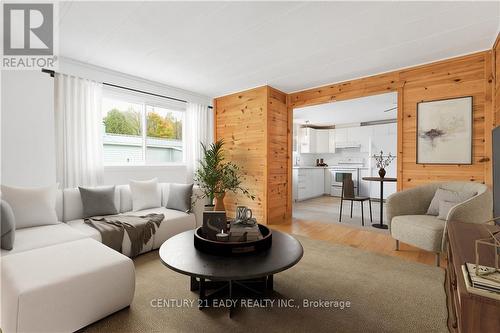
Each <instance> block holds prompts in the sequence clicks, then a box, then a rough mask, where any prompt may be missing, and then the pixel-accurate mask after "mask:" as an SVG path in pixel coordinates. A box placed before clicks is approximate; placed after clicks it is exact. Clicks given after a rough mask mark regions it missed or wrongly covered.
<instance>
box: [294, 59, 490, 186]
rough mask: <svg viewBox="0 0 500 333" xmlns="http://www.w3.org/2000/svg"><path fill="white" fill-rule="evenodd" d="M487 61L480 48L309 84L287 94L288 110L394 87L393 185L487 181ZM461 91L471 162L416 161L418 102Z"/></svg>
mask: <svg viewBox="0 0 500 333" xmlns="http://www.w3.org/2000/svg"><path fill="white" fill-rule="evenodd" d="M492 67H493V66H492V53H491V51H485V52H479V53H475V54H471V55H468V56H463V57H458V58H453V59H448V60H444V61H440V62H436V63H432V64H427V65H422V66H416V67H412V68H408V69H404V70H400V71H395V72H391V73H386V74H383V75H376V76H372V77H367V78H363V79H358V80H353V81H348V82H343V83H339V84H333V85H328V86H324V87H320V88H315V89H309V90H305V91H300V92H296V93H292V94H290V95H289V112H291V110H292V109H293V108H295V107H301V106H308V105H315V104H321V103H326V102H331V101H339V100H346V99H351V98H357V97H363V96H368V95H376V94H381V93H385V92H389V91H397V92H398V152H397V153H398V178H399V181H398V189H400V190H401V189H407V188H411V187H415V186H418V185H420V184H425V183H429V182H435V181H442V180H468V181H478V182H483V183H486V184H491V182H492V177H491V129H492V126H493V112H492V107H493V98H492V92H493V89H492V88H493V87H492V83H493V81H492V77H493V76H492ZM461 96H473V117H474V122H473V164H472V165H425V164H416V125H417V124H416V107H417V103H418V102H421V101H432V100H438V99H445V98H453V97H461ZM289 190H291V189H289Z"/></svg>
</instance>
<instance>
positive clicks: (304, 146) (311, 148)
mask: <svg viewBox="0 0 500 333" xmlns="http://www.w3.org/2000/svg"><path fill="white" fill-rule="evenodd" d="M298 133H299V137H298V141H299V142H300V144H299V152H300V153H301V154H308V153H316V154H326V153H334V152H335V144H334V143H333V144H332V140H334V138H333V137H331V136H330V130H327V129H314V128H309V127H307V128H299V129H298Z"/></svg>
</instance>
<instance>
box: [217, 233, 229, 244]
mask: <svg viewBox="0 0 500 333" xmlns="http://www.w3.org/2000/svg"><path fill="white" fill-rule="evenodd" d="M215 236H216V237H217V240H218V241H219V242H227V241H228V240H229V234H226V233H225V232H224V230H221V231H220V233H218V234H217V235H215Z"/></svg>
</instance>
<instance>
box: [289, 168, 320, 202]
mask: <svg viewBox="0 0 500 333" xmlns="http://www.w3.org/2000/svg"><path fill="white" fill-rule="evenodd" d="M292 187H293V189H294V190H295V191H294V200H296V201H301V200H306V199H310V198H315V197H319V196H322V195H323V193H324V191H325V174H324V169H323V168H298V169H293V186H292Z"/></svg>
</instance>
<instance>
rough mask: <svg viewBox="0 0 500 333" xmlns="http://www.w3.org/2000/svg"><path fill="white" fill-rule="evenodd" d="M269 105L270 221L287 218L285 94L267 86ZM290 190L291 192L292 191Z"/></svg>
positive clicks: (268, 218)
mask: <svg viewBox="0 0 500 333" xmlns="http://www.w3.org/2000/svg"><path fill="white" fill-rule="evenodd" d="M267 93H268V102H267V103H268V105H267V133H268V136H267V160H268V161H267V179H268V182H267V221H268V223H269V224H282V223H286V222H287V212H288V204H289V202H288V195H289V193H288V186H287V184H288V176H289V174H290V173H291V167H290V168H288V160H289V156H288V155H289V154H288V140H289V139H288V122H289V119H288V110H287V104H286V94H285V93H282V92H281V91H278V90H276V89H273V88H271V87H268V90H267ZM290 194H291V193H290Z"/></svg>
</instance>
